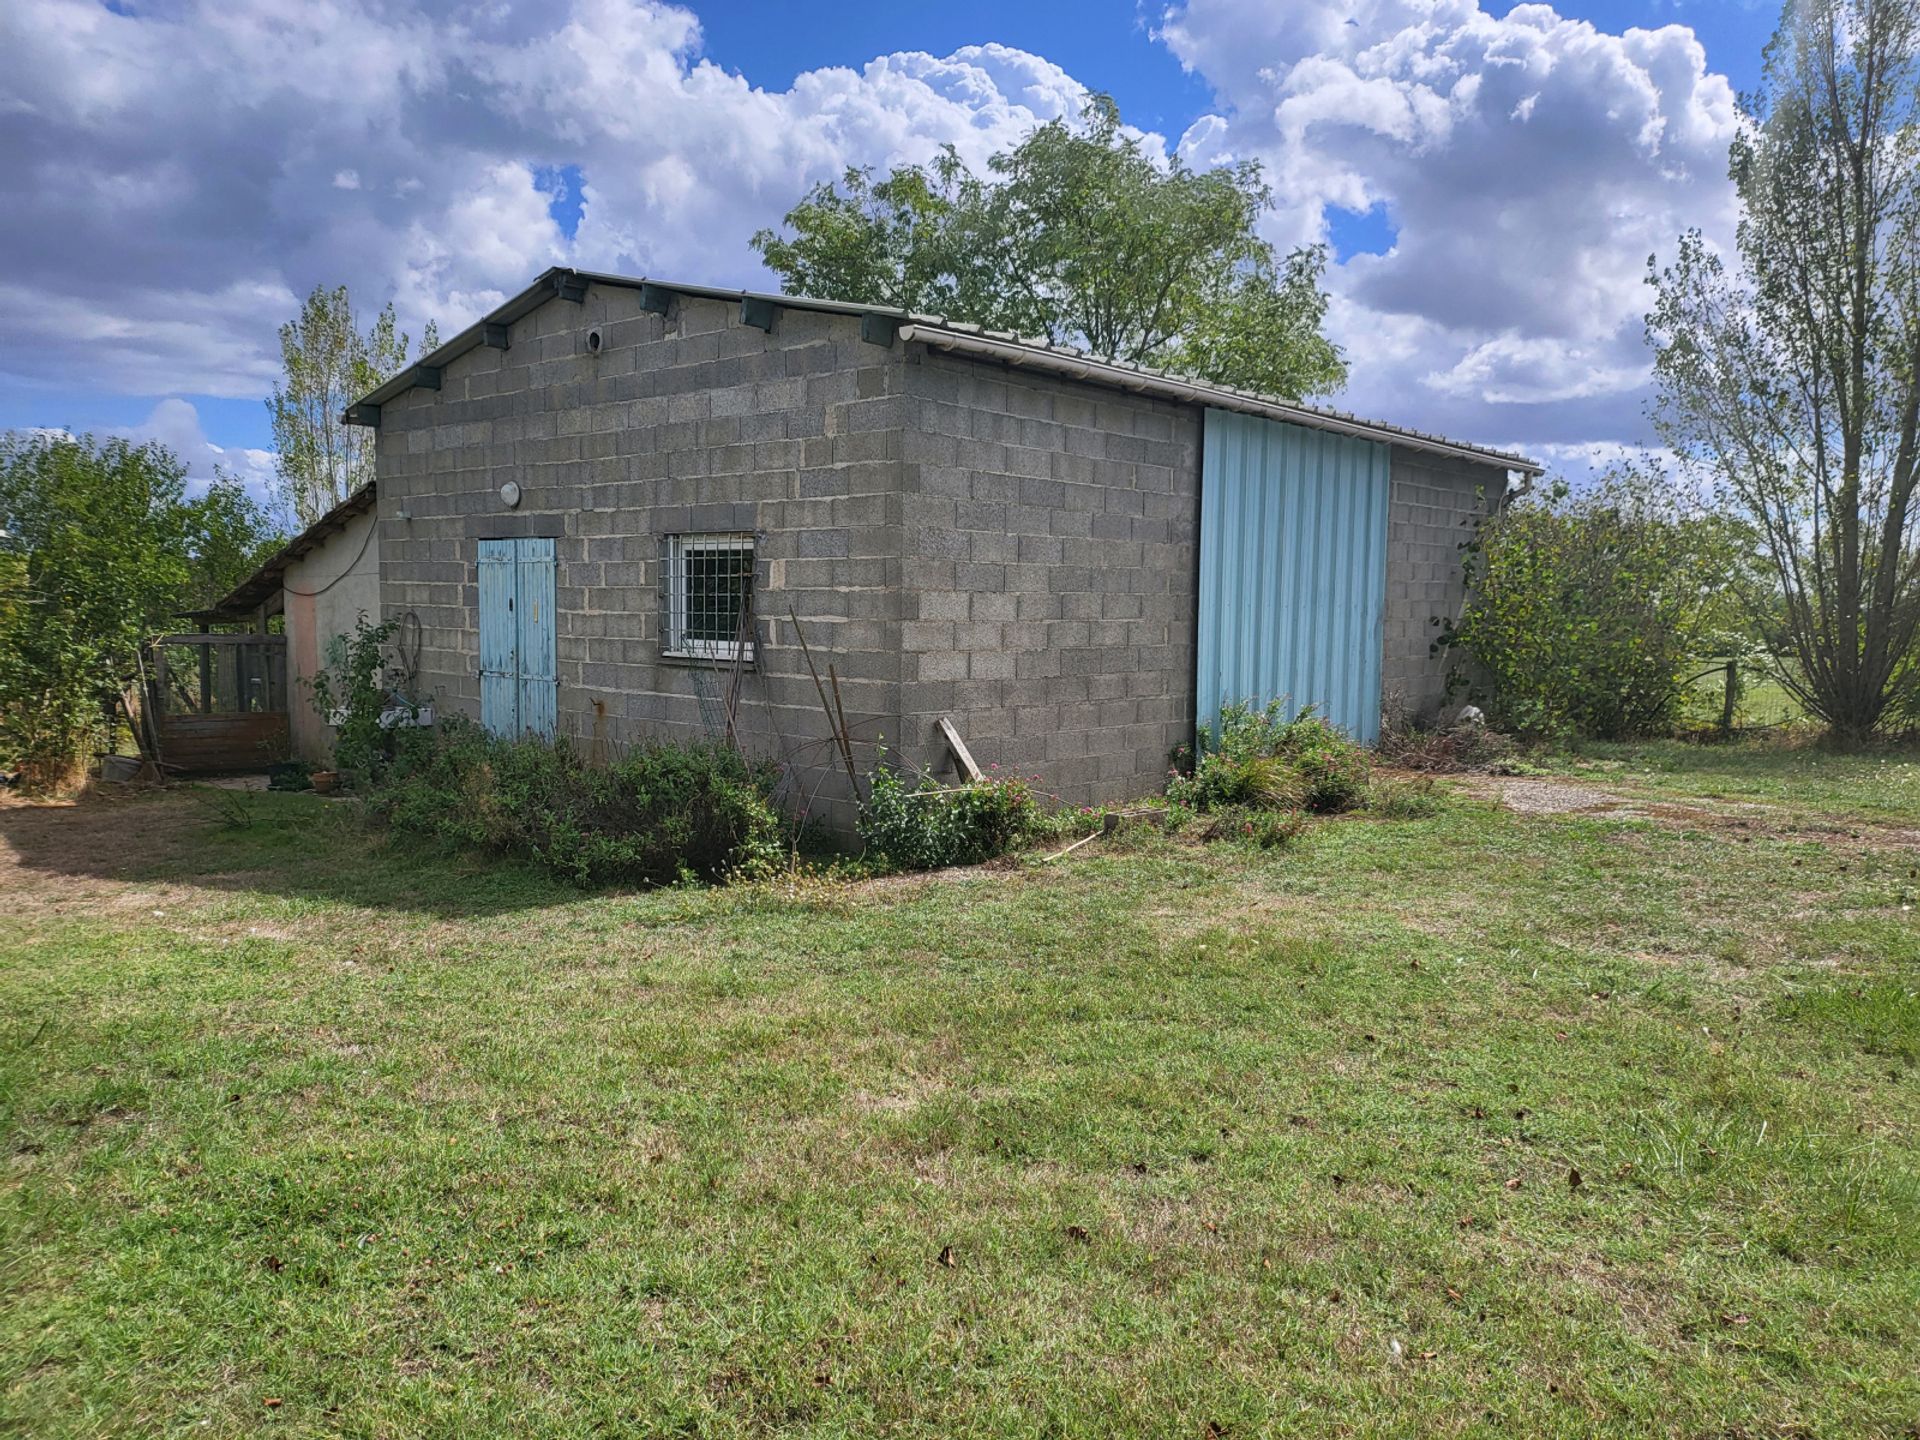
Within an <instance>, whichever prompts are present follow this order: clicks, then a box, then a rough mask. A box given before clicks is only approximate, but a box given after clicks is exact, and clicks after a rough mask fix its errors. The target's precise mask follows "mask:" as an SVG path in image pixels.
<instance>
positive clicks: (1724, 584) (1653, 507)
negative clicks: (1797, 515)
mask: <svg viewBox="0 0 1920 1440" xmlns="http://www.w3.org/2000/svg"><path fill="white" fill-rule="evenodd" d="M1746 553H1747V552H1746V549H1745V548H1744V542H1743V539H1742V536H1741V535H1740V533H1739V531H1738V530H1737V528H1736V527H1735V526H1733V525H1731V524H1730V523H1729V522H1727V521H1726V520H1724V519H1722V518H1719V517H1717V516H1715V515H1712V514H1710V513H1706V512H1704V511H1701V510H1698V509H1694V508H1689V507H1687V506H1686V505H1684V504H1683V503H1682V502H1681V501H1680V500H1678V499H1677V498H1676V496H1675V494H1674V492H1672V491H1671V490H1669V489H1666V488H1664V487H1662V486H1660V485H1659V484H1658V483H1656V482H1655V481H1653V480H1651V479H1649V478H1647V477H1643V476H1635V475H1617V476H1614V477H1611V478H1610V479H1608V480H1607V481H1606V482H1604V483H1603V484H1602V485H1601V486H1600V487H1599V488H1598V489H1596V490H1594V491H1593V492H1591V493H1589V494H1586V495H1584V496H1581V497H1579V498H1574V497H1572V496H1570V495H1569V493H1568V491H1567V489H1566V487H1565V486H1564V485H1556V486H1554V487H1552V488H1551V489H1549V490H1548V491H1547V492H1545V493H1544V494H1542V495H1540V496H1536V497H1528V498H1525V499H1522V500H1519V501H1516V502H1515V503H1514V504H1512V505H1510V506H1508V507H1507V508H1506V509H1504V510H1502V511H1501V512H1500V513H1499V514H1497V515H1495V516H1494V517H1493V518H1492V519H1490V520H1488V521H1487V522H1486V523H1485V524H1484V525H1483V526H1482V527H1481V529H1480V532H1479V534H1478V536H1477V537H1475V539H1474V540H1472V541H1471V542H1469V544H1468V545H1467V547H1466V557H1467V559H1466V567H1467V580H1468V586H1469V598H1468V602H1467V606H1466V609H1465V611H1464V613H1463V614H1462V615H1461V617H1460V620H1459V622H1458V623H1457V624H1455V625H1450V626H1445V627H1444V628H1443V631H1442V636H1441V641H1440V643H1441V644H1442V645H1446V646H1450V647H1454V648H1456V649H1458V650H1459V651H1460V652H1461V654H1462V657H1463V658H1464V659H1466V660H1469V661H1470V662H1471V663H1470V664H1469V665H1466V666H1462V667H1459V668H1457V669H1456V672H1455V677H1454V679H1455V683H1456V685H1459V686H1464V687H1465V688H1466V689H1467V690H1468V692H1469V693H1470V694H1471V696H1472V698H1473V699H1474V700H1475V701H1477V702H1478V703H1479V704H1480V705H1482V706H1483V708H1485V709H1486V710H1487V712H1488V713H1489V715H1490V716H1491V717H1492V719H1493V721H1494V723H1495V725H1497V726H1499V727H1500V728H1502V729H1508V730H1514V731H1518V732H1520V733H1523V734H1532V735H1565V734H1578V735H1590V736H1596V737H1599V738H1602V739H1614V738H1618V737H1621V736H1626V735H1640V734H1648V733H1655V732H1660V731H1664V730H1668V729H1671V728H1672V725H1673V723H1674V721H1675V719H1676V718H1677V715H1678V713H1679V708H1680V705H1681V703H1682V701H1683V699H1684V698H1685V695H1686V681H1687V680H1688V679H1689V678H1690V676H1691V674H1692V673H1693V671H1694V670H1695V669H1697V668H1698V661H1699V659H1700V658H1701V656H1703V655H1705V654H1708V653H1713V652H1715V651H1716V650H1717V647H1718V645H1719V642H1720V637H1721V632H1722V631H1723V629H1724V628H1725V627H1726V625H1727V624H1728V623H1729V621H1730V620H1731V619H1735V618H1737V617H1736V616H1735V615H1734V614H1732V613H1730V607H1731V605H1732V602H1731V600H1730V591H1731V589H1732V587H1733V585H1734V583H1735V581H1736V580H1737V579H1738V577H1739V575H1740V573H1741V570H1742V567H1743V565H1744V564H1745V563H1746V561H1745V556H1746Z"/></svg>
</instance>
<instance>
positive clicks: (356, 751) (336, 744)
mask: <svg viewBox="0 0 1920 1440" xmlns="http://www.w3.org/2000/svg"><path fill="white" fill-rule="evenodd" d="M394 629H395V622H393V621H392V620H386V621H382V622H381V623H380V624H378V625H369V624H368V623H367V617H366V616H365V615H364V614H362V615H359V616H356V617H355V619H354V622H353V634H351V635H335V636H334V637H333V638H332V639H331V640H329V641H328V642H327V665H326V668H325V669H324V670H321V671H318V672H317V673H316V674H315V675H314V677H313V679H312V680H311V681H309V682H308V683H309V685H310V686H311V687H312V692H313V693H312V701H313V708H314V709H315V710H317V711H319V712H320V718H321V720H323V721H324V722H326V723H327V724H329V725H331V726H333V727H334V739H333V764H334V768H335V769H338V770H350V771H352V772H353V773H354V774H356V775H358V776H360V777H362V778H363V779H365V778H368V777H370V776H372V774H373V773H374V772H375V771H377V770H378V769H379V768H380V767H381V766H382V765H384V764H385V763H386V761H387V759H388V758H389V757H390V756H391V755H392V754H393V748H394V732H393V731H392V730H390V729H388V728H387V727H385V726H383V725H382V724H381V723H380V717H381V715H383V714H384V713H385V712H386V711H387V709H388V707H389V706H390V705H391V704H393V703H394V700H393V694H392V691H391V690H390V688H389V681H390V680H391V679H392V678H394V677H392V676H391V675H390V674H389V668H388V665H387V659H386V652H387V642H388V641H389V640H391V639H392V638H393V632H394Z"/></svg>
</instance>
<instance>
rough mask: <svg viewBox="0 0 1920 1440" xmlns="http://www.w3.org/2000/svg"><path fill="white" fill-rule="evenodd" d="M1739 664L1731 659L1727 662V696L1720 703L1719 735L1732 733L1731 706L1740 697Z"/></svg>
mask: <svg viewBox="0 0 1920 1440" xmlns="http://www.w3.org/2000/svg"><path fill="white" fill-rule="evenodd" d="M1739 667H1740V662H1739V661H1738V660H1737V659H1733V658H1731V657H1729V658H1728V660H1727V694H1726V698H1725V699H1724V700H1723V701H1721V703H1720V733H1721V734H1722V735H1731V734H1732V733H1733V704H1734V701H1735V700H1736V699H1738V698H1739V695H1740V668H1739Z"/></svg>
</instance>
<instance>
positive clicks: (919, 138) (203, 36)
mask: <svg viewBox="0 0 1920 1440" xmlns="http://www.w3.org/2000/svg"><path fill="white" fill-rule="evenodd" d="M482 17H483V18H482ZM1776 18H1777V11H1776V10H1775V8H1774V7H1772V6H1771V5H1765V4H1749V3H1743V0H1563V3H1561V4H1559V5H1558V6H1557V7H1555V8H1554V9H1548V8H1546V7H1540V6H1536V7H1532V8H1530V9H1525V10H1519V11H1516V10H1515V8H1514V7H1512V6H1510V5H1506V4H1502V3H1498V0H1482V3H1481V4H1478V5H1476V4H1475V3H1474V0H1287V3H1284V4H1283V3H1277V0H1175V3H1172V4H1155V5H1153V6H1150V7H1145V8H1142V7H1138V6H1136V5H1134V4H1132V3H1128V0H1107V3H1097V0H1047V3H1033V0H1026V3H1017V4H1016V3H1009V0H977V3H974V4H970V5H967V6H963V7H962V6H952V5H946V4H940V5H935V4H922V3H900V4H883V3H862V4H847V5H830V4H816V5H802V4H793V3H784V4H782V3H774V0H708V3H697V0H695V3H691V4H690V5H688V6H685V7H675V6H671V5H668V4H665V3H662V0H555V3H534V0H507V3H504V4H502V5H499V6H496V7H490V8H489V10H487V11H485V12H479V11H473V10H471V8H470V7H450V8H441V7H440V6H438V5H427V6H423V7H422V8H421V9H420V10H419V11H417V12H408V11H405V10H403V9H398V8H395V7H392V6H387V5H379V4H375V3H374V0H340V8H339V10H338V11H337V12H333V11H329V12H325V13H322V12H320V11H317V10H315V9H313V8H312V7H308V6H304V5H302V4H301V3H300V0H219V3H215V0H148V3H141V4H138V5H122V6H118V7H116V9H115V10H113V11H112V12H109V10H108V9H107V8H106V7H105V6H102V5H100V4H98V3H97V0H9V3H8V5H6V6H5V7H0V94H7V95H10V96H13V97H15V98H16V103H15V104H14V105H12V106H11V107H8V106H0V200H4V202H5V203H4V205H3V206H0V261H4V262H5V263H4V264H3V265H0V425H11V426H25V425H64V426H68V427H71V428H75V429H119V430H124V431H127V432H130V433H134V434H140V435H147V434H152V435H157V436H159V437H160V438H163V439H165V440H166V441H167V442H168V443H170V444H174V445H175V446H176V447H177V448H179V449H181V450H182V453H183V454H185V455H186V456H187V458H188V460H189V463H190V464H191V465H192V466H193V467H194V469H195V472H196V473H197V474H202V475H204V474H206V473H208V472H209V471H210V469H211V467H212V466H213V465H214V464H223V465H225V466H227V467H228V468H232V469H237V470H239V471H241V472H242V473H246V474H248V475H250V476H252V477H253V478H256V479H258V478H261V477H263V476H264V475H265V474H266V473H268V472H269V471H270V468H271V456H270V455H269V454H268V453H267V452H268V450H269V448H270V443H271V441H270V435H269V431H268V427H267V424H266V418H265V410H264V407H263V405H262V403H261V402H262V399H263V397H264V395H265V393H266V391H267V388H268V387H269V386H270V384H271V383H272V380H273V377H274V374H275V371H276V367H277V353H276V348H275V340H274V332H275V329H276V327H277V325H278V324H279V323H280V321H282V320H283V319H285V318H287V317H288V316H289V315H290V313H291V311H292V309H293V307H294V305H295V304H296V303H297V297H298V296H299V295H300V294H303V293H304V292H305V291H306V290H307V289H309V288H311V286H312V285H314V284H319V283H335V282H338V281H346V282H348V283H349V284H351V285H352V287H353V289H354V293H355V296H356V299H357V300H358V301H359V303H360V305H361V307H362V309H363V310H368V309H372V308H374V307H376V306H377V305H378V304H380V303H383V302H385V301H387V300H389V299H391V300H393V301H394V302H395V303H396V304H397V306H398V307H399V309H400V312H401V317H402V322H403V325H406V326H408V327H409V328H412V329H413V330H414V331H415V332H416V333H417V331H418V328H419V326H420V324H421V323H422V322H423V321H424V320H425V319H426V318H428V317H429V316H431V317H434V318H436V319H438V321H439V323H440V325H441V327H442V330H443V331H445V330H448V329H450V328H453V327H455V326H457V325H460V324H464V323H466V322H468V321H470V320H471V319H472V318H474V317H475V315H477V314H478V313H480V312H482V311H483V310H484V309H486V308H488V306H490V305H491V304H493V303H497V300H498V299H499V298H500V297H501V296H503V295H504V294H508V293H511V292H512V291H514V290H516V289H518V288H519V287H520V286H522V285H523V284H524V283H525V282H526V280H527V279H528V278H530V276H531V275H532V274H533V273H535V272H537V271H538V270H539V269H540V268H542V267H543V266H544V265H546V264H551V263H577V264H581V265H587V266H594V267H597V268H607V269H621V270H629V271H634V270H640V271H646V272H649V273H654V274H660V275H664V276H669V277H672V278H685V279H690V280H701V281H707V282H712V283H727V284H742V285H764V284H766V283H767V277H766V276H765V274H764V272H763V271H761V270H760V269H759V267H758V265H757V262H756V261H755V259H754V258H753V257H752V255H751V253H750V251H748V249H747V248H746V246H745V237H746V235H748V234H750V233H751V231H752V229H753V228H755V227H756V226H757V225H760V224H766V223H771V222H774V221H777V219H778V216H779V214H780V213H781V211H782V210H784V208H785V207H786V205H787V204H789V203H791V200H792V199H793V198H794V197H795V196H796V195H797V194H798V193H799V192H800V190H801V189H803V188H804V187H805V185H807V184H809V183H812V182H813V181H815V180H818V179H821V178H827V177H829V176H831V175H833V174H834V173H836V172H837V171H838V169H840V168H842V167H843V166H845V165H847V164H872V165H877V166H884V165H886V164H889V163H894V162H896V161H899V160H902V159H920V158H924V157H925V156H926V155H927V154H930V153H931V152H932V150H933V148H934V147H936V146H937V145H939V144H941V143H943V142H949V141H950V142H952V143H955V144H957V145H959V146H960V147H961V149H962V151H963V153H966V154H968V156H969V158H971V159H973V160H974V161H975V162H976V163H978V162H979V161H982V160H984V158H985V156H986V155H987V154H990V153H991V152H992V151H993V150H995V149H998V148H1003V147H1004V146H1005V145H1006V144H1009V143H1011V142H1012V141H1013V140H1015V139H1017V138H1018V136H1019V135H1020V134H1021V133H1023V132H1024V131H1025V130H1026V129H1028V128H1031V126H1032V125H1034V124H1036V123H1040V122H1041V121H1043V120H1046V119H1050V118H1053V117H1054V116H1055V115H1058V114H1062V113H1071V111H1072V109H1073V107H1074V106H1075V105H1076V104H1077V97H1080V96H1083V95H1084V94H1085V93H1086V92H1087V91H1090V90H1105V91H1108V92H1110V93H1111V94H1113V95H1114V96H1115V97H1116V98H1117V99H1118V101H1119V102H1120V105H1121V109H1122V113H1123V114H1124V116H1125V117H1126V118H1127V120H1128V121H1129V123H1131V124H1133V125H1135V126H1137V127H1139V128H1140V129H1142V130H1144V131H1147V132H1150V133H1152V134H1153V135H1156V136H1158V137H1160V143H1163V144H1164V145H1165V146H1166V147H1167V148H1168V149H1169V150H1178V151H1179V152H1180V153H1181V154H1182V155H1183V156H1185V158H1187V159H1188V161H1189V162H1190V163H1196V164H1205V163H1210V162H1212V161H1216V160H1220V159H1224V158H1229V157H1233V158H1240V157H1248V156H1251V157H1253V158H1258V159H1260V160H1261V161H1262V162H1263V163H1264V164H1265V165H1266V166H1267V169H1268V174H1269V177H1270V178H1271V179H1272V180H1273V181H1274V183H1275V187H1276V191H1277V192H1278V204H1277V206H1276V210H1275V213H1274V215H1273V216H1272V217H1270V223H1269V226H1268V229H1269V233H1270V236H1271V238H1273V239H1274V240H1275V241H1276V242H1277V243H1281V244H1292V243H1301V242H1304V241H1312V240H1324V241H1326V242H1327V243H1328V244H1329V245H1330V246H1331V248H1332V251H1333V254H1334V256H1335V259H1336V265H1335V267H1334V270H1333V271H1332V273H1331V274H1330V276H1329V286H1330V288H1331V289H1332V290H1333V291H1334V294H1335V297H1336V304H1335V313H1334V319H1333V324H1334V327H1335V330H1336V333H1337V336H1338V338H1339V339H1340V340H1341V341H1342V343H1343V344H1345V345H1346V346H1347V348H1348V350H1349V353H1350V355H1351V356H1352V359H1353V364H1354V381H1353V384H1352V386H1351V387H1350V389H1349V391H1348V392H1347V393H1346V394H1344V395H1342V396H1341V397H1339V400H1338V403H1340V404H1342V405H1343V406H1348V407H1350V408H1354V409H1357V410H1361V411H1363V412H1364V413H1373V414H1379V415H1381V416H1382V417H1383V418H1388V419H1394V420H1399V421H1402V422H1404V423H1410V424H1416V425H1423V426H1427V427H1429V428H1436V429H1444V430H1447V431H1449V432H1450V433H1457V434H1463V435H1466V436H1468V437H1470V438H1474V439H1479V440H1484V441H1487V442H1489V443H1501V444H1516V445H1521V446H1525V447H1530V448H1533V449H1535V450H1536V451H1538V452H1539V453H1542V454H1543V455H1545V456H1546V457H1547V458H1549V459H1550V460H1553V461H1556V462H1561V461H1563V462H1565V463H1567V464H1568V465H1570V466H1571V465H1575V464H1577V463H1580V460H1579V457H1581V456H1583V455H1586V456H1600V457H1602V458H1604V457H1605V456H1606V455H1607V454H1610V453H1613V452H1614V451H1617V450H1619V449H1621V448H1625V447H1630V446H1632V445H1635V444H1638V443H1641V442H1644V441H1645V440H1646V439H1647V435H1646V428H1645V424H1644V419H1643V414H1644V409H1645V401H1646V391H1645V375H1644V354H1643V351H1642V350H1641V348H1640V343H1639V338H1638V324H1639V319H1638V311H1639V310H1640V309H1643V308H1644V301H1643V295H1642V293H1641V290H1640V286H1639V272H1640V269H1641V267H1642V266H1643V265H1644V262H1645V257H1646V255H1647V253H1648V252H1649V250H1658V249H1660V248H1661V247H1662V246H1664V245H1666V244H1667V243H1670V240H1671V238H1672V236H1674V235H1676V234H1677V233H1678V232H1679V230H1681V229H1683V228H1685V227H1687V226H1690V225H1699V226H1701V227H1702V228H1704V229H1705V230H1707V232H1708V233H1709V235H1710V237H1721V238H1724V237H1726V236H1727V235H1730V233H1731V211H1730V207H1729V205H1728V203H1727V195H1726V187H1725V182H1724V152H1725V140H1726V138H1727V135H1728V133H1729V130H1730V124H1731V118H1730V117H1731V103H1730V97H1731V92H1732V90H1733V89H1745V88H1750V87H1752V86H1753V85H1754V84H1755V83H1756V81H1757V79H1758V73H1759V65H1760V54H1761V49H1762V47H1763V45H1764V44H1765V41H1766V38H1767V36H1768V34H1769V33H1770V31H1771V29H1772V26H1773V24H1774V22H1775V20H1776ZM1569 21H1585V22H1589V24H1590V26H1591V28H1590V29H1589V28H1587V27H1585V26H1581V25H1579V24H1569V23H1566V22H1569ZM1661 26H1681V27H1685V30H1684V31H1667V32H1663V33H1661V34H1660V35H1657V36H1654V37H1651V38H1649V37H1647V36H1640V37H1635V36H1633V35H1630V34H1629V33H1628V32H1629V31H1631V30H1633V29H1634V28H1635V27H1640V28H1643V29H1654V28H1657V27H1661ZM1389 54H1392V55H1396V56H1400V57H1401V58H1399V59H1395V60H1387V61H1383V60H1382V59H1381V57H1382V56H1383V55H1389ZM929 57H931V58H929ZM1436 76H1437V77H1438V78H1435V77H1436ZM1649 134H1652V135H1655V136H1657V137H1658V138H1657V139H1656V140H1654V141H1652V142H1649V141H1648V139H1647V136H1648V135H1649Z"/></svg>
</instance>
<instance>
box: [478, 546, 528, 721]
mask: <svg viewBox="0 0 1920 1440" xmlns="http://www.w3.org/2000/svg"><path fill="white" fill-rule="evenodd" d="M513 547H514V542H513V541H511V540H482V541H481V542H480V564H479V571H480V723H481V724H482V725H483V726H485V727H486V730H487V733H488V734H489V735H500V736H504V737H509V738H510V737H512V736H515V735H518V734H519V733H520V653H519V652H520V638H519V619H518V617H517V616H516V614H515V613H514V603H513V601H514V592H515V591H516V590H517V589H518V588H519V567H518V565H517V564H515V559H514V553H513Z"/></svg>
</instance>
